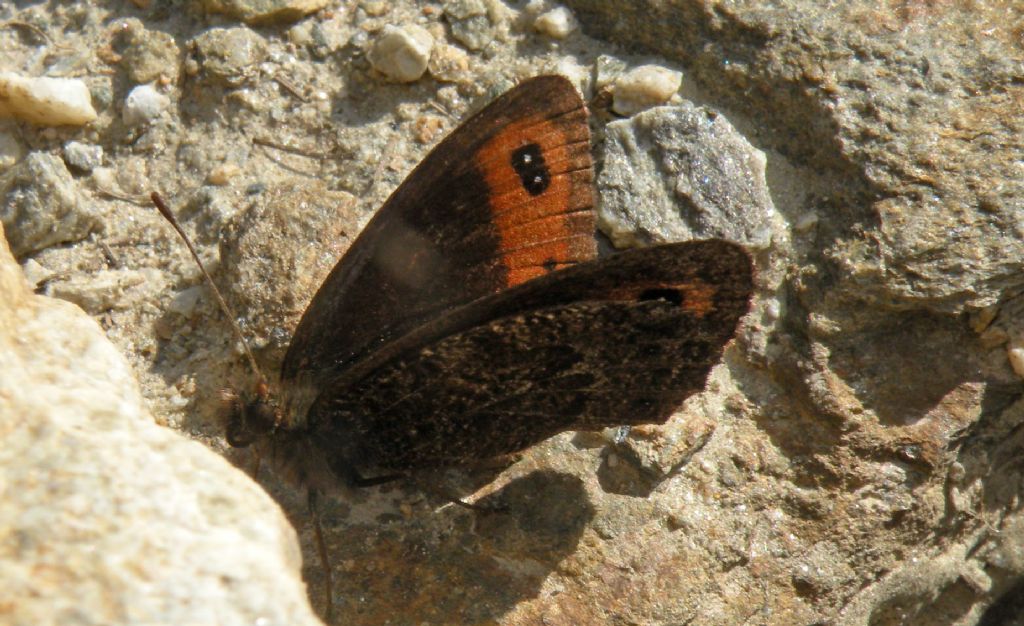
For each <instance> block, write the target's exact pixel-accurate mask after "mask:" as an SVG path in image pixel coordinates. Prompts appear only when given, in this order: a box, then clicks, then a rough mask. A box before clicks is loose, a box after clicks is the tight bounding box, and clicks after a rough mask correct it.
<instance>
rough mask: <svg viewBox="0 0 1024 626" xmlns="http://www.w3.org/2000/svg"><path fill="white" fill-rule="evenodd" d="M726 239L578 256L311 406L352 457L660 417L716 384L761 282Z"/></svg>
mask: <svg viewBox="0 0 1024 626" xmlns="http://www.w3.org/2000/svg"><path fill="white" fill-rule="evenodd" d="M751 272H752V269H751V262H750V258H749V256H748V255H747V254H746V252H744V251H743V250H742V249H741V248H739V247H738V246H735V245H733V244H729V243H726V242H722V241H705V242H690V243H684V244H673V245H665V246H659V247H656V248H650V249H646V250H636V251H631V252H626V253H622V254H619V255H616V256H613V257H609V258H607V259H603V260H601V261H595V262H591V263H587V264H583V265H577V266H575V267H573V268H570V269H568V270H565V271H562V272H557V273H554V274H551V275H548V276H545V277H543V278H540V279H538V280H535V281H532V282H530V283H527V284H524V285H522V286H520V287H518V288H514V289H511V290H508V291H506V292H503V293H501V294H498V295H495V296H491V297H490V298H487V299H485V300H483V301H478V302H475V303H473V304H471V305H467V306H466V307H464V308H462V309H460V310H458V311H455V312H453V313H452V314H450V315H448V316H446V317H445V318H443V319H440V320H437V321H435V322H433V323H431V324H428V325H426V326H423V327H421V328H419V329H417V331H415V332H413V333H411V334H410V335H409V336H407V337H404V338H402V339H401V340H399V341H397V342H395V344H394V345H393V347H392V348H391V349H390V350H385V351H382V352H381V353H380V354H379V355H375V357H374V358H373V359H372V360H371V361H369V362H367V363H364V364H361V365H360V366H357V367H356V368H354V369H353V370H351V371H350V372H347V373H346V374H344V375H342V376H341V377H339V379H337V380H335V381H334V382H333V383H332V385H331V386H330V387H329V388H328V389H327V390H326V391H325V392H324V393H323V394H322V395H321V397H320V399H319V400H318V401H317V402H316V404H315V405H314V407H313V409H312V412H311V426H312V428H313V431H314V433H315V439H316V440H317V441H319V442H321V445H323V446H324V447H325V453H326V452H327V451H328V450H335V451H341V450H344V451H345V454H346V455H347V459H348V461H349V462H355V463H357V464H360V465H363V466H366V467H371V466H372V467H379V468H386V469H392V470H408V469H416V468H419V467H428V466H435V465H448V464H459V463H465V462H468V461H472V460H475V459H484V458H488V457H491V456H496V455H500V454H506V453H510V452H514V451H517V450H521V449H523V448H525V447H527V446H529V445H531V444H533V443H536V442H538V441H541V440H543V439H545V438H547V437H549V436H551V435H553V434H555V433H558V432H562V431H565V430H574V429H595V428H601V427H604V426H613V425H619V424H640V423H660V422H663V421H664V420H666V419H667V418H668V417H669V416H670V415H671V414H672V412H673V411H674V410H675V409H676V408H677V407H678V406H679V404H680V403H681V402H682V401H683V400H684V399H685V398H686V397H688V396H690V395H691V394H693V393H695V392H698V391H700V390H702V389H703V388H704V384H705V380H706V378H707V375H708V373H709V371H710V370H711V368H712V367H713V365H714V364H715V363H717V361H718V359H719V357H720V356H721V352H722V350H723V348H724V346H725V344H726V343H727V342H728V340H729V338H730V337H731V336H732V335H733V333H734V332H735V328H736V325H737V324H738V322H739V320H740V318H741V317H742V316H743V315H744V314H745V313H746V311H747V308H748V304H749V299H750V294H751V289H752V278H751Z"/></svg>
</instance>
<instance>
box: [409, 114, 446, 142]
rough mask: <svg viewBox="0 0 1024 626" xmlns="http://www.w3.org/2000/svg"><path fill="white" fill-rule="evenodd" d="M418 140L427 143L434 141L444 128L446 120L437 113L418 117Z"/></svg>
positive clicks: (416, 123)
mask: <svg viewBox="0 0 1024 626" xmlns="http://www.w3.org/2000/svg"><path fill="white" fill-rule="evenodd" d="M415 128H416V135H415V136H416V141H418V142H419V143H423V144H427V143H432V142H433V141H434V140H435V139H436V138H437V136H438V135H439V134H440V133H441V131H443V130H444V120H442V119H441V118H439V117H438V116H436V115H423V116H420V117H419V118H417V119H416V122H415Z"/></svg>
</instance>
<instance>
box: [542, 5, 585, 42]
mask: <svg viewBox="0 0 1024 626" xmlns="http://www.w3.org/2000/svg"><path fill="white" fill-rule="evenodd" d="M533 27H534V28H535V29H536V30H537V32H539V33H543V34H545V35H547V36H548V37H552V38H554V39H565V38H566V37H568V36H569V34H570V33H571V32H572V31H574V30H576V18H575V17H573V15H572V12H571V11H569V9H567V8H565V7H557V8H555V9H552V10H550V11H548V12H546V13H541V14H540V15H538V16H537V19H535V20H534V21H533Z"/></svg>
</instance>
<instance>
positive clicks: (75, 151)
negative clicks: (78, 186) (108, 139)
mask: <svg viewBox="0 0 1024 626" xmlns="http://www.w3.org/2000/svg"><path fill="white" fill-rule="evenodd" d="M64 162H65V163H67V164H68V167H70V168H72V169H75V170H78V171H79V172H86V173H88V172H91V171H93V170H94V169H96V168H97V167H99V166H100V165H101V164H102V163H103V147H102V146H97V145H93V144H88V143H82V142H80V141H69V142H67V143H66V144H64Z"/></svg>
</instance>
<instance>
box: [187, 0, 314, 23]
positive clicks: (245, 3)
mask: <svg viewBox="0 0 1024 626" xmlns="http://www.w3.org/2000/svg"><path fill="white" fill-rule="evenodd" d="M328 4H330V0H202V6H203V8H204V9H205V10H206V12H207V13H224V14H226V15H229V16H231V17H233V18H235V19H240V20H242V21H243V22H245V23H246V24H260V25H269V24H290V23H292V22H295V21H298V20H300V19H302V18H303V17H305V16H307V15H309V14H310V13H315V12H317V11H319V10H320V9H323V8H324V7H326V6H327V5H328Z"/></svg>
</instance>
